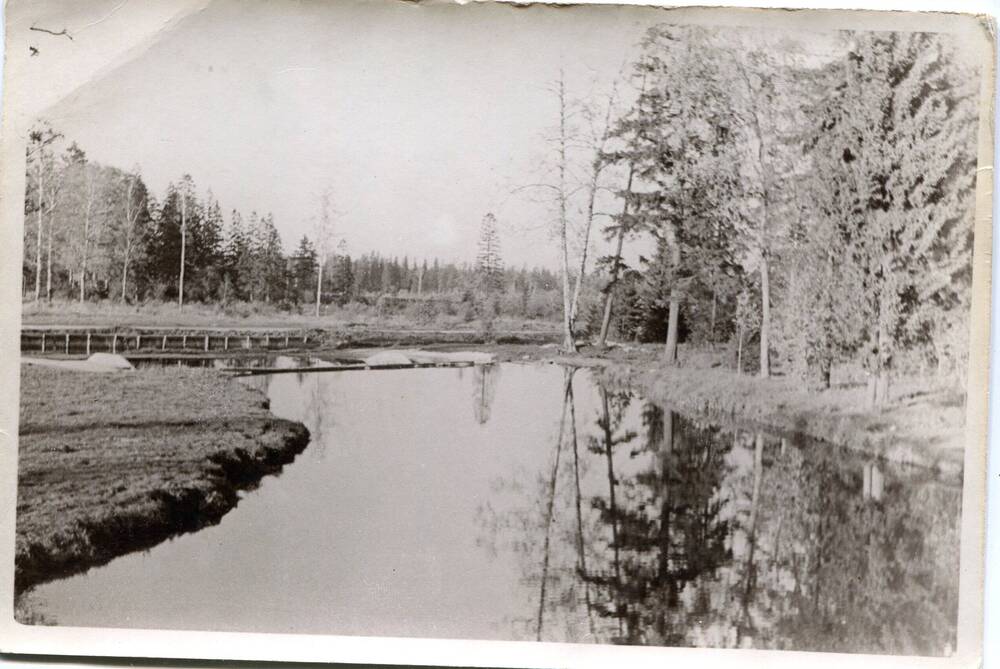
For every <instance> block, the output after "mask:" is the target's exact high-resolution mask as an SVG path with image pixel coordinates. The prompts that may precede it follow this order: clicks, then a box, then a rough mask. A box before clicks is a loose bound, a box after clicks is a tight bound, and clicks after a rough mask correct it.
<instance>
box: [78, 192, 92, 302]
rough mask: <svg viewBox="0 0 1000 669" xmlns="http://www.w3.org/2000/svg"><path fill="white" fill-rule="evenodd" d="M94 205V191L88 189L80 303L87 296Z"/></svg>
mask: <svg viewBox="0 0 1000 669" xmlns="http://www.w3.org/2000/svg"><path fill="white" fill-rule="evenodd" d="M92 206H93V193H92V192H91V191H90V190H89V189H88V191H87V208H86V209H85V210H84V215H83V262H82V263H81V267H80V304H83V301H84V299H85V297H86V294H85V292H86V283H87V251H88V250H89V246H90V209H91V207H92Z"/></svg>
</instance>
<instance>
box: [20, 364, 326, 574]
mask: <svg viewBox="0 0 1000 669" xmlns="http://www.w3.org/2000/svg"><path fill="white" fill-rule="evenodd" d="M19 432H20V439H19V452H18V498H17V532H16V536H17V540H16V541H17V543H16V558H15V559H16V567H15V590H16V592H18V593H20V592H23V591H24V590H25V589H26V588H29V587H31V586H32V585H36V584H38V583H40V582H42V581H46V580H51V579H53V578H56V577H59V576H64V575H69V574H72V573H76V572H79V571H83V570H85V569H87V568H90V567H93V566H96V565H100V564H103V563H105V562H107V561H109V560H111V559H112V558H114V557H117V556H118V555H122V554H124V553H128V552H131V551H134V550H137V549H141V548H147V547H150V546H152V545H154V544H156V543H158V542H160V541H162V540H163V539H165V538H167V537H169V536H171V535H173V534H176V533H179V532H184V531H190V530H194V529H197V528H199V527H202V526H204V525H206V524H211V523H214V522H217V521H218V519H219V518H221V517H222V515H223V514H225V513H226V512H227V511H229V510H230V509H231V508H233V507H234V506H235V505H236V503H237V499H238V498H237V490H239V489H241V488H247V487H250V486H253V485H254V484H255V483H256V482H257V481H259V480H260V478H261V477H262V476H264V475H266V474H268V473H273V472H276V471H278V470H279V469H280V468H281V466H282V465H283V464H285V463H287V462H290V461H291V460H292V459H293V458H294V457H295V455H296V454H298V453H299V452H301V451H302V449H303V448H305V445H306V443H307V441H308V432H307V431H306V429H305V427H303V426H302V425H300V424H298V423H293V422H290V421H286V420H281V419H277V418H275V417H274V416H273V415H272V414H271V413H270V412H269V411H268V409H267V400H266V398H264V397H263V396H262V395H261V394H260V393H258V392H256V391H254V390H252V389H250V388H248V387H246V386H244V385H241V384H239V383H237V382H236V381H233V380H231V379H228V378H225V377H224V376H222V375H220V374H217V373H213V372H211V371H209V370H190V369H175V368H169V369H148V370H141V371H136V372H126V373H121V374H85V373H78V372H68V371H64V370H56V369H45V368H38V367H33V366H22V368H21V416H20V430H19Z"/></svg>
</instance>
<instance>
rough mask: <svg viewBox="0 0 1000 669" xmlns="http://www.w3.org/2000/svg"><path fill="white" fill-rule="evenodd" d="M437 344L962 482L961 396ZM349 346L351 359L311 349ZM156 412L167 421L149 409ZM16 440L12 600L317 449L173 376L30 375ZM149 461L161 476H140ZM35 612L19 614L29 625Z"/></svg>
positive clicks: (219, 503) (174, 529)
mask: <svg viewBox="0 0 1000 669" xmlns="http://www.w3.org/2000/svg"><path fill="white" fill-rule="evenodd" d="M427 348H428V349H429V350H435V349H436V350H447V349H458V348H462V349H464V350H470V349H471V350H481V351H489V352H491V353H493V354H495V356H496V359H497V361H498V362H518V363H543V364H544V363H549V364H566V365H573V366H576V367H588V368H591V369H593V370H594V372H595V374H597V375H598V376H599V377H600V378H602V379H604V380H606V381H608V382H609V383H611V384H622V385H628V386H630V387H632V388H635V389H636V390H637V391H638V392H640V393H641V394H642V395H643V396H644V397H645V398H646V399H648V400H650V401H654V402H657V403H660V404H664V405H667V406H669V407H671V408H672V409H674V410H676V411H678V412H679V413H683V414H687V415H692V416H700V417H703V418H706V419H708V420H711V421H713V422H719V423H723V424H726V425H730V426H738V427H744V428H747V429H752V428H754V427H756V428H760V429H764V430H767V431H771V432H775V433H777V434H782V435H788V436H789V437H790V438H791V439H792V440H793V441H794V440H795V439H796V438H802V437H805V438H808V439H810V440H813V439H815V440H819V441H821V442H824V443H828V444H831V445H833V446H835V447H842V448H847V449H850V450H854V451H858V452H862V453H865V454H868V455H871V456H874V457H879V458H885V459H887V460H889V461H892V462H895V463H900V464H910V465H916V466H919V467H923V468H927V469H931V470H933V471H935V472H937V473H940V474H944V475H946V476H948V477H953V476H956V475H957V476H959V477H960V476H961V475H962V471H963V456H964V430H963V425H962V423H963V422H964V402H963V401H962V397H963V396H962V395H961V393H959V392H958V391H957V390H956V391H946V390H942V389H940V388H935V387H933V386H930V385H925V386H923V387H921V386H920V385H919V384H916V385H914V384H912V383H910V384H909V385H907V383H906V382H901V384H900V387H899V389H898V391H897V392H898V394H897V396H896V399H895V400H894V401H893V402H891V403H890V404H889V405H888V406H887V407H885V408H884V409H882V410H881V411H879V410H871V409H867V408H866V407H864V406H863V405H861V404H859V397H860V396H861V395H863V393H864V389H863V388H860V387H847V386H845V387H840V388H835V389H832V390H827V391H822V392H810V393H803V392H802V388H801V385H800V384H799V383H798V382H797V381H795V380H794V379H791V378H787V377H780V376H777V377H773V378H771V379H758V378H757V377H755V376H750V375H737V374H736V373H735V372H733V371H731V370H727V369H722V368H718V367H710V366H705V365H703V364H701V363H699V362H697V360H696V359H695V358H692V359H693V360H695V362H693V364H690V365H689V366H678V367H663V366H661V365H660V364H659V362H658V359H657V354H658V351H659V347H623V348H620V349H611V350H609V351H605V352H596V351H593V350H590V349H584V351H583V352H581V353H579V354H576V355H563V354H561V353H559V352H558V350H557V349H556V348H555V347H554V346H552V345H551V344H549V345H540V344H529V345H525V344H507V345H505V344H472V345H469V344H458V343H454V342H447V341H445V342H437V343H436V344H429V345H427ZM337 350H341V351H342V350H343V349H333V348H330V349H320V350H314V351H310V354H311V355H319V356H322V355H323V354H324V353H326V354H334V353H335V352H336V351H337ZM186 357H190V356H186ZM123 386H124V387H123ZM53 388H56V389H58V391H55V392H54V391H53ZM46 393H47V394H48V395H53V394H55V395H57V396H59V397H64V396H74V397H75V398H76V399H75V401H74V402H72V403H71V405H65V406H64V405H60V404H59V403H58V402H55V403H54V402H51V401H47V400H46V398H45V395H46ZM116 401H118V402H121V403H120V404H117V405H116ZM156 401H162V403H163V407H167V410H168V411H169V415H165V414H164V409H163V408H162V407H161V408H156V407H155V406H152V405H151V404H155V402H156ZM102 407H104V408H102ZM123 407H124V408H123ZM19 434H20V443H21V446H20V454H19V458H20V463H19V488H18V526H17V551H16V569H15V600H17V599H18V597H19V595H20V594H23V593H24V592H26V591H27V590H29V589H30V588H32V587H33V586H36V585H39V584H41V583H44V582H46V581H50V580H55V579H57V578H62V577H66V576H70V575H74V574H77V573H80V572H84V571H86V570H88V569H90V568H92V567H96V566H100V565H103V564H105V563H107V562H109V561H110V560H112V559H114V558H116V557H118V556H121V555H124V554H126V553H130V552H133V551H136V550H142V549H146V548H150V547H152V546H154V545H156V544H158V543H160V542H162V541H164V540H166V539H168V538H170V537H172V536H175V535H177V534H181V533H185V532H191V531H195V530H198V529H200V528H202V527H205V526H208V525H212V524H215V523H217V522H219V520H220V519H221V518H222V517H223V516H224V515H225V514H226V513H227V512H228V511H230V510H231V509H232V508H234V507H235V506H236V505H237V503H238V501H239V496H238V491H240V490H245V489H250V488H253V487H254V486H255V485H256V484H257V483H258V482H259V481H260V480H261V479H262V478H263V477H264V476H266V475H268V474H273V473H276V472H279V471H280V470H281V468H282V467H283V465H285V464H287V463H289V462H291V461H292V460H294V459H295V457H296V456H297V455H298V454H299V453H301V452H302V450H304V449H305V447H306V446H307V444H308V441H309V433H308V431H307V430H306V428H305V427H304V426H302V425H301V424H299V423H294V422H291V421H287V420H283V419H279V418H276V417H275V416H273V415H272V414H271V413H270V411H269V410H268V402H267V400H266V398H263V397H262V394H261V393H260V392H259V391H257V390H254V389H252V388H250V387H248V386H246V385H245V384H242V383H239V382H238V381H236V380H234V379H232V378H230V377H227V376H226V375H225V374H223V373H220V372H217V371H213V370H206V369H190V368H174V367H171V368H169V369H158V368H147V369H141V370H137V371H135V372H129V373H124V374H83V373H79V372H65V371H60V370H52V369H42V368H33V369H26V368H24V367H22V415H21V426H20V429H19ZM130 440H131V441H134V442H136V443H142V444H144V449H145V451H147V452H144V453H142V454H138V453H136V452H134V451H129V452H126V453H124V454H123V453H119V452H118V450H120V449H119V448H118V447H117V446H116V444H119V443H122V442H125V443H128V442H129V441H130ZM146 442H149V445H148V446H146V445H145V444H146ZM176 451H181V453H180V454H178V453H176ZM123 456H124V457H123ZM92 459H95V460H96V462H93V461H91V460H92ZM147 461H148V462H147ZM81 462H82V463H84V466H83V467H81V464H80V463H81ZM143 464H148V468H149V469H150V470H151V471H149V472H144V473H143V472H140V473H138V474H137V473H136V472H134V471H132V470H133V469H135V468H139V469H141V468H142V466H143ZM94 466H97V467H99V468H102V469H106V470H107V472H108V473H109V474H110V476H109V477H108V478H109V479H114V480H115V481H117V480H118V479H120V478H124V479H126V481H130V482H131V483H132V485H130V486H124V487H125V488H126V490H119V488H122V487H123V486H118V488H112V492H111V494H110V495H102V494H101V492H100V489H101V486H100V485H96V486H95V485H94V484H93V483H92V482H91V483H87V481H86V480H85V479H86V477H87V476H88V475H89V474H88V472H87V471H86V469H87V467H90V468H91V469H93V467H94ZM123 469H124V470H125V473H124V474H123V473H122V470H123ZM137 476H138V478H136V477H137ZM81 477H83V479H84V480H83V483H80V481H78V480H77V479H80V478H81ZM130 477H131V478H130ZM147 478H149V479H151V480H149V481H147V480H146V479H147ZM105 483H106V482H105ZM77 484H79V486H78V485H77ZM74 486H77V487H74ZM80 486H82V487H80ZM39 491H43V492H44V493H45V495H47V496H48V497H55V498H57V499H59V500H63V501H59V502H57V503H56V504H55V505H53V506H51V507H50V508H49V509H47V510H46V508H45V503H46V501H49V502H51V501H52V500H46V499H44V497H45V495H41V497H42V498H41V499H39V497H40V495H39ZM119 493H121V495H119ZM64 500H69V501H68V502H65V501H64ZM66 506H68V507H70V508H69V509H66V508H62V507H66ZM39 507H41V508H39ZM53 519H56V520H53ZM30 615H31V613H30V612H21V611H19V619H20V616H28V617H30Z"/></svg>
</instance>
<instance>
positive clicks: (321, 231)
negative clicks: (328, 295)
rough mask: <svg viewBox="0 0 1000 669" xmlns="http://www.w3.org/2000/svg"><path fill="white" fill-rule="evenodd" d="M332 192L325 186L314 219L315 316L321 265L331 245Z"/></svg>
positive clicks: (319, 302)
mask: <svg viewBox="0 0 1000 669" xmlns="http://www.w3.org/2000/svg"><path fill="white" fill-rule="evenodd" d="M335 216H336V212H335V211H334V209H333V193H332V191H331V190H330V189H329V188H327V189H325V190H324V191H323V192H322V193H321V194H320V196H319V215H318V216H317V217H316V218H315V219H314V224H313V244H314V247H315V249H316V260H317V263H316V264H317V269H316V318H319V316H320V309H321V306H322V303H323V266H324V265H325V264H326V261H327V258H328V256H329V255H330V251H331V249H332V247H333V241H334V229H333V223H334V217H335Z"/></svg>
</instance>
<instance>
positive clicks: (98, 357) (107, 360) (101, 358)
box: [87, 353, 135, 369]
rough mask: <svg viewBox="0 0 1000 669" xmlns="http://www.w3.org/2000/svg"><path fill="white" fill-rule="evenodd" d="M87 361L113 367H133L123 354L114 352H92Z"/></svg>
mask: <svg viewBox="0 0 1000 669" xmlns="http://www.w3.org/2000/svg"><path fill="white" fill-rule="evenodd" d="M87 362H89V363H90V364H92V365H100V366H101V367H111V368H113V369H135V368H134V367H133V366H132V363H131V362H129V361H128V360H126V359H125V358H124V357H123V356H120V355H117V354H115V353H94V354H93V355H92V356H90V357H89V358H87Z"/></svg>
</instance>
